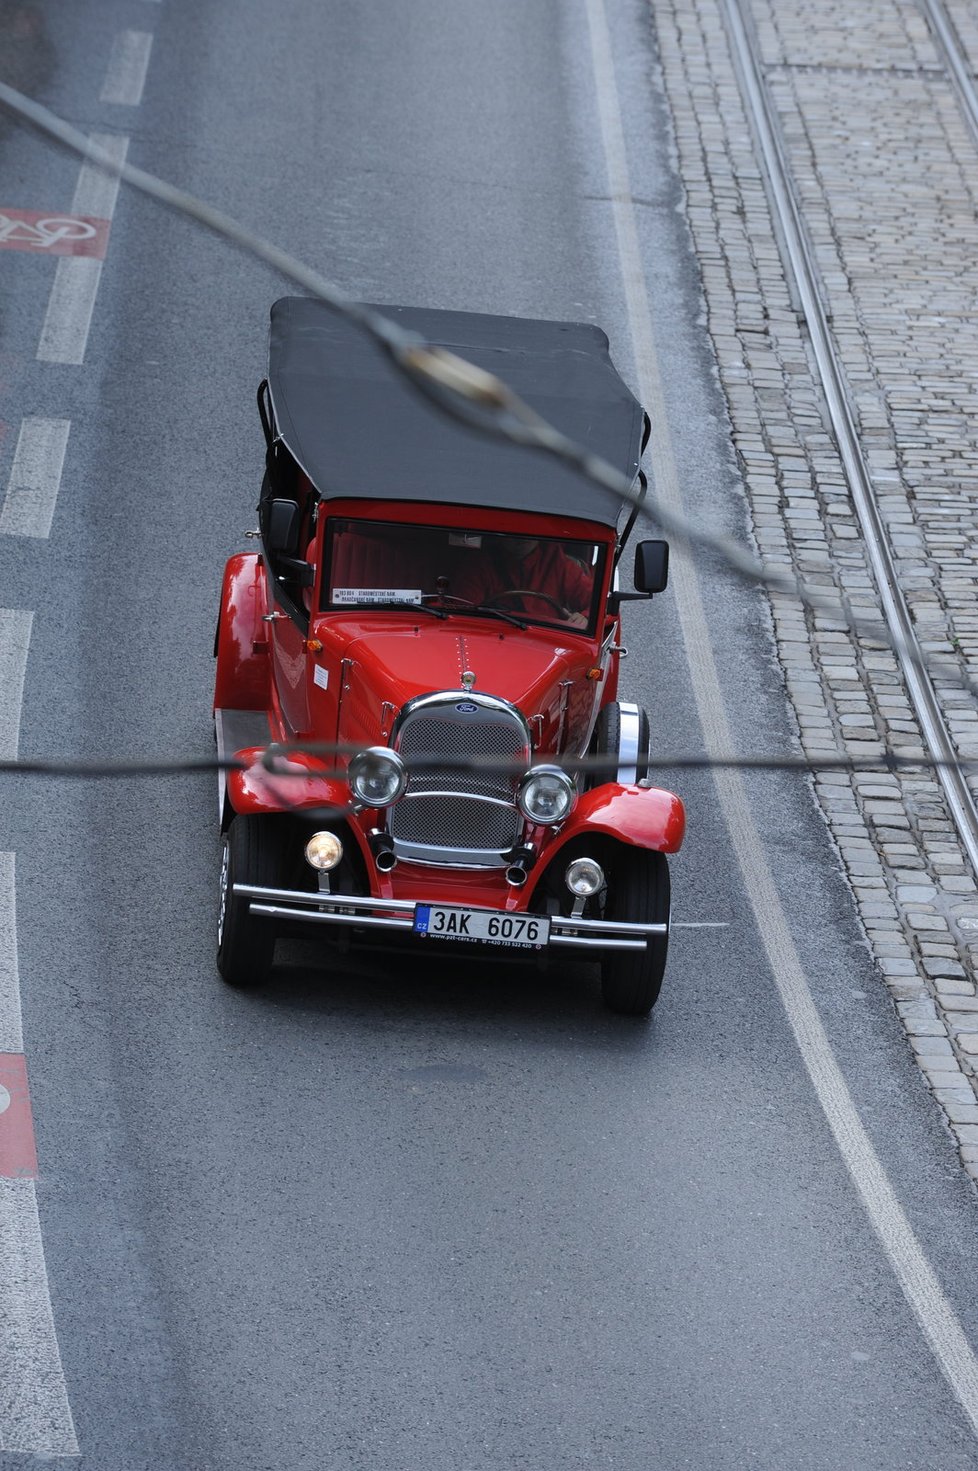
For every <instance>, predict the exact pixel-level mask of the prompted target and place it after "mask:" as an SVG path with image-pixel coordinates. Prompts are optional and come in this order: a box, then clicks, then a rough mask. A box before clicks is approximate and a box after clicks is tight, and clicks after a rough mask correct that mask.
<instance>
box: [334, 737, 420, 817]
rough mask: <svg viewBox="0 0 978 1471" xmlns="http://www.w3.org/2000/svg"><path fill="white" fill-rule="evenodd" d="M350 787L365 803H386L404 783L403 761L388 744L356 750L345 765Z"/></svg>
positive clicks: (405, 773) (399, 790) (404, 785)
mask: <svg viewBox="0 0 978 1471" xmlns="http://www.w3.org/2000/svg"><path fill="white" fill-rule="evenodd" d="M347 778H348V780H349V783H350V790H351V791H352V792H353V795H354V796H355V797H356V799H357V801H358V802H362V803H363V804H364V806H365V807H389V806H390V805H391V803H392V802H396V801H397V799H398V797H400V796H401V795H402V794H403V792H404V788H405V787H406V786H407V772H406V771H405V769H404V762H403V761H402V760H401V758H400V756H399V755H398V754H397V752H396V751H392V750H391V749H390V748H389V747H388V746H368V747H367V749H366V750H365V751H358V752H357V754H356V755H355V756H354V757H353V759H352V761H351V762H350V765H349V768H348V769H347Z"/></svg>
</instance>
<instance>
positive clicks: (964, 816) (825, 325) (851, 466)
mask: <svg viewBox="0 0 978 1471" xmlns="http://www.w3.org/2000/svg"><path fill="white" fill-rule="evenodd" d="M922 3H923V5H924V8H925V10H926V11H927V14H928V18H929V19H931V20H932V23H933V25H934V29H935V34H937V35H939V36H940V49H941V50H942V52H944V54H945V60H946V62H947V65H948V69H949V71H950V72H951V75H952V79H953V81H954V85H955V90H956V91H957V92H958V95H959V97H960V98H961V99H962V105H963V107H964V108H965V110H966V112H967V114H968V120H969V126H970V127H971V128H972V131H973V132H974V136H975V141H976V145H978V93H976V91H975V87H974V84H973V82H972V80H971V76H970V71H969V69H968V67H967V64H966V62H965V60H964V58H963V56H962V54H961V50H960V46H959V45H958V43H957V38H956V36H955V34H954V31H953V27H951V26H950V23H949V22H948V20H947V16H946V13H945V12H944V11H943V6H942V5H941V4H940V0H922ZM722 4H723V9H724V14H725V17H726V22H727V30H728V33H729V36H730V40H731V45H732V51H733V56H734V63H735V66H736V68H737V72H738V77H739V81H740V85H741V91H742V94H743V97H744V102H745V105H746V107H747V109H748V112H749V115H750V118H751V120H752V122H753V125H754V129H755V134H756V137H757V140H758V145H759V148H758V151H759V154H760V157H759V163H760V165H761V167H762V168H763V170H764V172H765V174H766V176H767V183H768V186H769V197H770V199H771V201H772V204H773V208H774V210H775V212H776V215H777V219H778V223H779V226H780V229H781V232H782V237H783V240H784V245H785V253H786V256H787V259H786V261H785V267H786V269H787V270H789V271H790V273H791V275H792V277H793V279H794V286H795V290H796V293H797V297H798V300H799V303H800V307H801V312H802V316H803V318H804V321H805V325H806V327H807V329H808V333H809V338H810V341H811V345H812V353H813V356H814V359H815V364H816V368H817V371H818V376H819V380H820V382H821V386H822V391H823V393H824V396H825V401H826V407H827V411H828V415H829V419H830V422H831V425H832V429H833V433H834V435H835V439H836V443H837V446H838V450H839V455H840V458H841V461H842V465H843V469H844V472H845V476H846V481H847V483H848V486H849V491H850V494H851V496H852V501H853V506H854V509H855V512H856V518H857V520H858V523H859V527H860V531H861V533H862V536H863V540H864V543H865V547H866V552H867V557H868V560H869V563H870V567H871V569H872V572H873V576H874V579H875V582H876V587H877V592H878V594H879V598H880V603H881V606H882V610H883V616H884V618H885V620H886V624H887V626H888V628H889V629H890V631H891V633H892V635H893V647H894V650H895V652H896V655H897V658H898V660H899V663H900V667H901V671H902V673H903V677H904V681H905V683H906V686H907V691H908V694H909V697H910V701H911V705H912V707H913V710H914V713H915V715H916V718H917V720H918V722H919V725H920V729H921V734H922V737H923V741H924V745H925V748H926V750H927V752H928V753H929V755H931V756H932V757H933V758H934V759H935V761H937V762H939V763H940V764H939V765H938V777H939V780H940V783H941V787H942V789H943V791H944V795H945V798H946V800H947V803H948V807H949V810H950V813H951V816H952V819H953V821H954V825H955V827H956V829H957V831H958V834H959V836H960V839H961V842H962V845H963V847H964V850H965V852H966V854H967V856H968V860H969V862H970V864H971V868H972V870H973V872H974V873H975V874H976V875H978V802H976V799H975V796H974V794H973V793H972V791H971V789H970V788H969V786H968V783H967V780H966V778H965V774H964V771H963V769H962V767H961V765H960V764H959V757H958V753H957V751H956V748H955V745H954V742H953V739H952V737H951V733H950V730H949V728H948V725H947V722H946V721H945V718H944V715H943V712H942V710H941V706H940V701H939V699H938V696H937V693H936V690H935V688H934V684H933V681H932V679H931V677H930V674H929V673H928V670H927V666H926V661H925V659H924V654H923V649H922V647H921V644H920V641H919V639H918V638H917V633H916V629H915V626H914V622H913V619H912V617H911V614H910V609H909V606H908V604H907V601H906V599H905V597H904V595H903V592H902V590H901V588H900V585H899V581H898V577H897V568H896V561H895V558H894V556H893V553H892V550H891V547H890V544H889V539H888V537H887V535H886V529H885V526H884V523H883V517H882V514H881V511H880V507H879V502H878V499H877V496H876V492H875V489H874V487H873V482H872V477H871V475H870V471H869V466H868V464H867V461H866V457H865V455H864V453H863V448H862V445H861V443H860V439H859V431H858V429H857V426H856V416H855V413H854V410H853V407H852V402H851V396H850V393H849V389H848V386H847V383H846V379H845V374H844V372H843V369H842V365H841V362H840V359H839V354H838V352H837V350H836V346H835V343H834V340H833V336H832V329H831V326H830V322H829V315H828V312H827V310H826V307H825V303H824V300H823V296H822V292H821V289H820V279H819V273H818V268H817V265H816V263H815V260H814V257H813V254H812V250H811V247H810V245H809V242H808V237H807V235H806V232H805V228H804V219H803V215H802V212H801V208H800V206H799V203H798V193H797V189H796V186H795V182H794V179H793V176H792V172H791V168H790V165H789V164H788V162H787V155H786V150H785V146H784V142H783V139H782V135H781V129H780V125H779V122H778V119H777V114H776V112H775V108H774V103H773V100H772V97H771V94H770V90H769V88H768V85H767V82H766V79H765V74H764V64H763V61H762V59H761V57H760V54H759V48H758V45H757V41H756V37H755V35H754V31H753V27H752V25H751V24H750V22H749V21H748V20H747V18H746V17H745V14H744V10H745V6H744V0H722ZM941 21H943V26H942V31H943V34H942V33H941V32H939V31H938V25H939V24H940V23H941ZM945 37H946V39H945ZM952 55H953V56H954V57H955V61H956V64H955V65H954V66H952V63H951V57H952ZM959 73H960V74H961V75H960V77H959ZM966 97H967V98H968V100H967V101H965V98H966Z"/></svg>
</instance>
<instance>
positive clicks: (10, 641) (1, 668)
mask: <svg viewBox="0 0 978 1471" xmlns="http://www.w3.org/2000/svg"><path fill="white" fill-rule="evenodd" d="M33 622H34V614H33V613H28V612H25V611H24V609H22V608H0V761H13V760H16V757H17V748H18V746H19V744H20V710H21V705H22V704H23V699H24V676H25V674H26V672H27V650H28V649H29V647H30V642H31V627H32V624H33Z"/></svg>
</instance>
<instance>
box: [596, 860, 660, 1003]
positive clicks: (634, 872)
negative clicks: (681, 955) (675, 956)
mask: <svg viewBox="0 0 978 1471" xmlns="http://www.w3.org/2000/svg"><path fill="white" fill-rule="evenodd" d="M605 919H614V920H619V921H621V922H623V923H631V924H665V925H668V923H669V865H668V863H667V862H666V859H665V855H664V854H662V853H650V852H649V851H648V850H647V849H645V848H628V849H626V850H625V851H624V852H623V853H622V855H621V857H620V859H619V861H618V864H617V865H616V868H615V871H614V873H612V874H610V875H609V878H608V899H607V903H606V905H605ZM668 949H669V934H668V930H667V931H666V933H665V934H662V935H652V936H650V938H649V942H648V944H647V945H646V947H645V949H644V950H615V951H611V952H609V954H608V955H607V956H606V957H605V958H604V959H603V960H602V962H601V999H602V1000H603V1001H604V1004H605V1006H607V1007H608V1009H609V1011H615V1012H618V1013H619V1015H621V1016H648V1014H649V1012H650V1011H651V1010H652V1008H653V1006H654V1005H655V1003H656V1001H658V999H659V992H660V990H661V989H662V976H663V972H664V971H665V968H666V954H667V951H668Z"/></svg>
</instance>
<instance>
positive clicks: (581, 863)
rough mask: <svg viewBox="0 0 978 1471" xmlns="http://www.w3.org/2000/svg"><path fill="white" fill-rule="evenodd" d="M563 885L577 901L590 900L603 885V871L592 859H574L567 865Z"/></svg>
mask: <svg viewBox="0 0 978 1471" xmlns="http://www.w3.org/2000/svg"><path fill="white" fill-rule="evenodd" d="M564 883H565V884H566V885H567V887H568V888H569V889H570V891H571V893H572V894H576V895H577V897H578V899H590V897H591V895H592V894H596V893H597V892H598V890H599V889H600V888H601V887H602V886H603V884H604V869H603V868H602V867H601V864H600V863H595V861H594V859H593V858H575V859H574V860H573V861H572V862H571V863H568V865H567V872H566V873H565V874H564Z"/></svg>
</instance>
